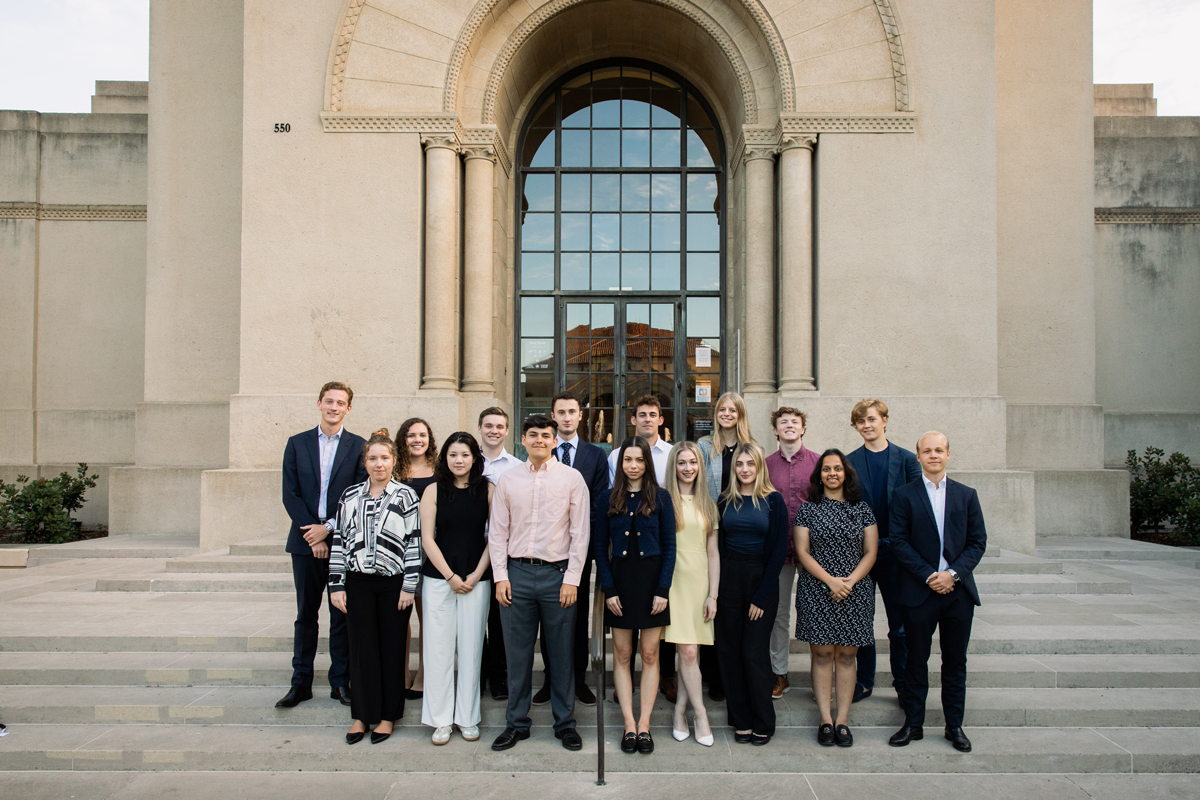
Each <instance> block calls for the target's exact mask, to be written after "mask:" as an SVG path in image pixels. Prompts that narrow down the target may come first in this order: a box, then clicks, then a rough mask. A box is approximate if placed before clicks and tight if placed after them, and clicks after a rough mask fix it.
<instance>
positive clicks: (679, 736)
mask: <svg viewBox="0 0 1200 800" xmlns="http://www.w3.org/2000/svg"><path fill="white" fill-rule="evenodd" d="M671 735H672V736H674V737H675V741H677V742H682V741H684V740H686V739H687V738H688V737H689V736H691V735H692V734H691V732H689V731H677V730H675V729H674V728H671Z"/></svg>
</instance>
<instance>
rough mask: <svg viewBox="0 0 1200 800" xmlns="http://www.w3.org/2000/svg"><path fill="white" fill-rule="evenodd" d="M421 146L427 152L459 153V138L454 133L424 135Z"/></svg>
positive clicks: (422, 135)
mask: <svg viewBox="0 0 1200 800" xmlns="http://www.w3.org/2000/svg"><path fill="white" fill-rule="evenodd" d="M421 144H422V145H423V146H424V147H425V149H426V150H437V149H439V148H440V149H443V150H453V151H454V152H456V153H457V152H459V147H458V137H457V136H455V135H454V134H453V133H423V134H421Z"/></svg>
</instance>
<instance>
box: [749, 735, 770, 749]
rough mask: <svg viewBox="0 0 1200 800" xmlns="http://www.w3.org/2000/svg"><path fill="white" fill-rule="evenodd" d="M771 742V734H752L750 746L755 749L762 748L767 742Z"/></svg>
mask: <svg viewBox="0 0 1200 800" xmlns="http://www.w3.org/2000/svg"><path fill="white" fill-rule="evenodd" d="M769 741H771V735H770V734H769V733H752V734H750V744H752V745H754V746H755V747H762V746H763V745H764V744H766V743H767V742H769Z"/></svg>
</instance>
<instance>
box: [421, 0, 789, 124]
mask: <svg viewBox="0 0 1200 800" xmlns="http://www.w3.org/2000/svg"><path fill="white" fill-rule="evenodd" d="M751 1H752V2H753V1H754V0H751ZM587 2H591V0H550V2H548V3H546V4H545V5H543V6H541V7H540V8H538V9H537V10H536V11H534V12H533V13H532V14H530V15H529V16H528V17H526V18H525V19H524V21H523V22H521V24H520V25H519V26H518V27H517V29H516V30H515V31H513V32H512V33H510V34H509V35H508V38H507V39H506V40H505V42H504V49H502V50H501V51H500V53H499V55H497V56H496V60H495V61H494V62H492V69H491V72H490V73H489V74H488V82H487V89H486V90H485V92H484V96H483V111H482V115H481V119H482V120H483V122H484V123H485V124H488V125H491V124H493V123H495V121H496V97H497V95H499V93H500V84H501V83H503V81H504V75H505V73H507V72H508V66H509V64H511V63H512V60H513V59H514V58H515V57H516V55H517V53H518V52H519V51H520V49H521V47H522V46H523V45H524V44H525V42H527V41H528V40H529V37H531V36H533V34H534V32H536V31H537V29H538V28H540V27H542V26H543V25H545V24H546V23H547V22H549V21H550V20H551V19H553V18H554V17H556V16H558V15H559V14H561V13H563V12H564V11H566V10H568V9H570V8H573V7H575V6H577V5H582V4H583V3H587ZM653 2H655V3H657V4H658V5H662V6H666V7H667V8H670V9H672V10H673V11H677V12H679V13H680V14H683V15H684V16H686V17H687V18H688V19H690V20H692V21H693V22H695V23H696V24H697V25H698V26H700V28H701V29H702V30H704V32H705V33H707V34H708V35H709V36H711V37H712V39H713V41H714V42H716V43H717V46H718V47H720V48H721V52H723V53H724V54H725V58H726V59H728V61H729V65H730V67H731V68H732V69H733V71H734V73H735V74H736V75H737V80H738V86H739V88H740V90H741V93H742V104H743V106H744V108H745V112H746V122H747V123H750V124H754V123H756V122H758V97H757V95H756V94H755V90H754V80H753V79H752V78H751V77H750V68H749V67H747V66H746V62H745V60H744V59H743V58H742V54H741V52H740V51H739V50H738V48H737V45H736V44H735V43H734V41H733V39H732V38H731V37H730V36H729V34H728V33H726V31H725V29H724V28H722V27H721V25H720V24H719V23H718V22H717V21H716V20H715V19H713V18H712V17H710V16H709V15H708V14H707V13H705V12H704V11H702V10H700V9H699V8H697V7H696V6H695V5H693V4H692V3H691V2H689V0H653ZM476 8H478V6H477V7H476ZM468 24H469V20H468ZM463 30H464V32H465V31H466V27H465V26H464V28H463ZM460 41H461V40H460ZM781 46H782V44H781ZM457 51H458V45H457V44H456V45H455V53H457ZM453 69H454V61H453V58H452V60H451V63H450V70H453ZM787 74H788V75H789V76H790V75H791V67H790V64H789V65H788V70H787ZM446 81H447V83H446V92H447V95H446V100H445V101H444V104H443V109H444V110H453V107H452V106H450V105H447V104H446V103H448V102H456V101H455V100H452V99H451V95H450V91H451V86H452V84H451V83H450V81H451V77H450V74H449V72H448V73H447V78H446ZM456 82H457V81H456ZM789 85H790V81H789ZM455 93H457V87H455ZM794 94H795V92H794V91H793V92H792V95H793V98H792V107H793V108H794V107H795V97H794ZM455 96H457V95H456V94H455Z"/></svg>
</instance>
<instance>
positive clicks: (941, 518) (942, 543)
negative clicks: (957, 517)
mask: <svg viewBox="0 0 1200 800" xmlns="http://www.w3.org/2000/svg"><path fill="white" fill-rule="evenodd" d="M921 480H923V481H925V492H926V494H928V495H929V502H930V504H931V505H932V506H933V521H934V522H936V523H937V531H938V572H945V571H946V570H948V569H950V564H949V562H947V561H946V476H945V474H943V475H942V480H941V482H940V483H934V482H933V481H931V480H929V478H928V477H927V476H926V475H925V473H924V472H922V473H921Z"/></svg>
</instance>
